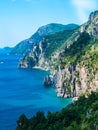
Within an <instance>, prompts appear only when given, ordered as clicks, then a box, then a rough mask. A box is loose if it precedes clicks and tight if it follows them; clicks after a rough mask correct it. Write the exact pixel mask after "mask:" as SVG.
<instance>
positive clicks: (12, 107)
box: [0, 55, 71, 130]
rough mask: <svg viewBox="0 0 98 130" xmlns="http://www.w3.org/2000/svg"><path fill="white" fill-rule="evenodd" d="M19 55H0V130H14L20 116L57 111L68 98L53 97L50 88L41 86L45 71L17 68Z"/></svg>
mask: <svg viewBox="0 0 98 130" xmlns="http://www.w3.org/2000/svg"><path fill="white" fill-rule="evenodd" d="M19 58H20V56H13V55H0V130H14V128H15V127H16V121H17V120H18V117H19V116H20V115H21V114H23V113H24V114H26V116H27V117H28V118H30V117H32V115H34V114H35V113H36V112H37V111H44V112H45V113H47V112H48V111H52V112H55V111H58V110H60V109H62V108H63V107H65V106H66V105H68V104H70V103H71V99H63V98H57V96H56V93H55V90H54V88H53V87H50V88H45V87H44V86H43V79H44V76H45V75H47V73H49V72H46V71H42V70H39V69H32V70H30V69H18V68H17V64H18V60H19Z"/></svg>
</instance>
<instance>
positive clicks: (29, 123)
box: [15, 92, 98, 130]
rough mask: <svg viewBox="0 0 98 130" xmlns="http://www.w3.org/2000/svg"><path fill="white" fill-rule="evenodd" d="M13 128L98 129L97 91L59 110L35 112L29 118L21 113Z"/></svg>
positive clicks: (26, 129)
mask: <svg viewBox="0 0 98 130" xmlns="http://www.w3.org/2000/svg"><path fill="white" fill-rule="evenodd" d="M17 125H18V126H17V128H16V129H15V130H97V129H98V93H97V92H96V93H94V92H92V93H91V94H90V95H89V96H88V97H85V96H81V97H80V98H79V99H78V101H76V102H74V103H72V104H71V105H69V106H68V107H66V108H63V109H62V110H61V111H59V112H55V113H51V112H48V114H47V116H45V115H44V113H43V112H37V113H36V115H35V116H33V117H32V118H31V119H27V118H26V116H25V115H24V114H23V115H21V116H20V117H19V120H18V121H17Z"/></svg>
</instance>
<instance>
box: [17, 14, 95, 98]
mask: <svg viewBox="0 0 98 130" xmlns="http://www.w3.org/2000/svg"><path fill="white" fill-rule="evenodd" d="M35 66H37V67H41V68H43V69H49V70H51V73H52V75H54V78H53V80H54V86H55V89H56V92H57V96H60V97H78V96H79V95H81V94H86V95H88V94H89V93H91V91H96V90H98V11H95V12H93V13H91V15H90V17H89V20H88V21H87V22H86V23H85V24H83V25H82V26H81V27H80V28H78V29H76V30H74V31H72V30H71V31H63V32H60V33H56V34H53V35H50V36H46V37H44V38H43V39H42V40H41V41H40V43H39V44H38V45H35V46H34V48H33V49H32V51H31V52H30V53H29V54H28V55H26V56H24V58H23V59H21V60H20V62H19V67H20V68H33V67H35Z"/></svg>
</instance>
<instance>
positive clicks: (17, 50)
mask: <svg viewBox="0 0 98 130" xmlns="http://www.w3.org/2000/svg"><path fill="white" fill-rule="evenodd" d="M76 27H78V25H76V24H68V25H62V24H56V23H51V24H47V25H45V26H42V27H40V28H39V29H38V30H37V31H36V32H35V33H34V34H33V35H32V36H31V37H30V38H28V39H26V40H23V41H21V42H20V43H18V44H17V45H16V46H15V47H14V48H13V50H12V51H11V54H27V53H29V52H30V51H31V50H32V48H33V47H34V46H35V45H37V44H39V42H40V41H41V40H42V38H43V37H44V36H47V35H49V34H54V33H56V32H59V31H63V30H72V29H74V28H76Z"/></svg>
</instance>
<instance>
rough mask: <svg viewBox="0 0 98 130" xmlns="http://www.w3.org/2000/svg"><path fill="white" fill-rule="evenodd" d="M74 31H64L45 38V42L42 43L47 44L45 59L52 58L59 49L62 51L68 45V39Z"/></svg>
mask: <svg viewBox="0 0 98 130" xmlns="http://www.w3.org/2000/svg"><path fill="white" fill-rule="evenodd" d="M73 32H74V30H64V31H61V32H58V33H55V34H51V35H48V36H46V37H45V41H44V42H43V43H42V44H43V46H44V44H45V46H46V48H45V52H44V56H45V58H48V57H49V56H51V55H52V54H53V53H54V52H55V51H57V50H58V49H59V50H60V49H61V48H62V47H64V45H65V44H66V43H65V42H66V40H67V38H69V37H70V36H71V35H72V34H73Z"/></svg>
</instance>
